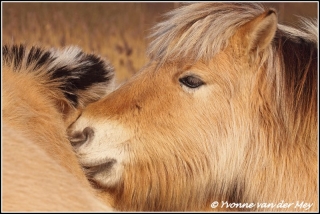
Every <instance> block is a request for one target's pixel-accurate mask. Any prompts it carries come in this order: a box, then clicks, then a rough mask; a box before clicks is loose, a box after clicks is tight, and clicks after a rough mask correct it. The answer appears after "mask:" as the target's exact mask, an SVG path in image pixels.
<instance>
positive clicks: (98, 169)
mask: <svg viewBox="0 0 320 214" xmlns="http://www.w3.org/2000/svg"><path fill="white" fill-rule="evenodd" d="M115 163H117V161H116V160H115V159H107V160H106V161H105V162H103V163H99V164H96V165H82V168H83V170H84V172H85V173H86V175H87V176H88V178H89V179H92V178H94V177H95V175H98V174H100V173H108V172H110V170H111V169H112V167H113V165H114V164H115Z"/></svg>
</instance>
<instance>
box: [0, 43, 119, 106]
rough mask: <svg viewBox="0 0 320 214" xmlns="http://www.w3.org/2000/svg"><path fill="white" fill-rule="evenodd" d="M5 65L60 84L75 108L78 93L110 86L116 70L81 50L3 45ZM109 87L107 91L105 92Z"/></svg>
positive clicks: (100, 59)
mask: <svg viewBox="0 0 320 214" xmlns="http://www.w3.org/2000/svg"><path fill="white" fill-rule="evenodd" d="M2 56H3V66H6V67H10V68H11V70H12V71H13V72H29V73H32V74H34V75H35V76H38V77H40V76H41V77H46V81H47V83H48V84H50V83H57V84H58V85H59V86H58V87H59V89H60V90H62V91H63V93H64V96H65V98H67V99H68V100H69V101H71V103H73V105H74V106H77V105H78V98H79V96H78V94H77V91H79V90H86V89H88V88H90V87H93V86H94V87H97V86H99V85H100V88H103V87H105V86H108V87H110V82H111V81H112V80H113V77H114V71H113V67H112V66H111V65H110V64H109V63H108V62H107V61H105V60H103V59H102V58H100V57H99V56H97V55H94V54H86V53H84V52H82V50H81V49H79V48H78V47H66V48H64V49H61V50H59V49H53V48H52V49H44V48H40V47H36V46H32V47H30V48H28V47H27V46H25V45H12V46H7V45H4V46H3V47H2ZM105 89H106V87H105V88H104V90H105Z"/></svg>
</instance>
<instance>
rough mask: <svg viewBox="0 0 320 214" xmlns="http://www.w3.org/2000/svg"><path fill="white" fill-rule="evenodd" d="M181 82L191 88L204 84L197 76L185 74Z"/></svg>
mask: <svg viewBox="0 0 320 214" xmlns="http://www.w3.org/2000/svg"><path fill="white" fill-rule="evenodd" d="M179 82H180V83H182V84H183V85H185V86H187V87H189V88H198V87H200V86H201V85H203V84H204V82H203V81H202V80H201V79H200V78H199V77H195V76H185V77H182V78H180V79H179Z"/></svg>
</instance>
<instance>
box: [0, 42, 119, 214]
mask: <svg viewBox="0 0 320 214" xmlns="http://www.w3.org/2000/svg"><path fill="white" fill-rule="evenodd" d="M2 83H3V86H2V119H3V121H2V137H1V138H2V148H3V156H2V187H3V189H2V190H3V192H2V202H3V208H2V209H3V211H98V210H100V211H101V210H106V211H108V210H109V211H110V210H112V207H111V205H110V206H109V205H107V204H106V202H105V201H104V202H103V201H102V200H100V199H99V197H98V194H97V193H96V191H95V190H94V189H93V188H92V187H91V186H90V184H89V182H88V180H87V178H86V176H85V174H84V172H83V170H82V168H81V166H80V164H79V162H78V160H77V157H76V154H75V153H74V151H73V148H72V146H71V144H70V142H69V140H68V137H67V134H66V129H67V127H68V126H69V125H70V124H71V123H72V122H73V121H74V120H75V119H76V118H77V117H78V115H79V114H80V112H81V110H82V109H83V108H84V107H85V106H87V105H88V104H89V103H91V102H94V101H97V100H98V99H100V98H102V97H103V96H105V95H106V94H107V93H110V92H111V91H112V90H113V88H114V69H113V67H112V66H111V64H110V63H109V62H108V61H107V60H105V59H103V58H101V57H100V56H98V55H95V54H86V53H84V52H83V51H82V50H81V49H80V48H78V47H76V46H70V47H65V48H62V49H56V48H44V47H41V46H36V45H32V46H28V45H25V44H13V45H4V46H3V47H2Z"/></svg>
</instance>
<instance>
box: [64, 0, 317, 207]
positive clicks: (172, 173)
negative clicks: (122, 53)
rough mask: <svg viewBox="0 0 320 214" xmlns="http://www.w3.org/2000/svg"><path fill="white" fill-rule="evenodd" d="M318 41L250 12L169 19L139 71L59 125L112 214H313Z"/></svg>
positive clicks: (184, 13) (192, 7) (239, 6)
mask: <svg viewBox="0 0 320 214" xmlns="http://www.w3.org/2000/svg"><path fill="white" fill-rule="evenodd" d="M317 35H318V27H317V24H316V20H312V19H305V18H302V19H301V24H300V26H299V27H290V26H287V25H283V24H280V23H278V19H277V12H276V10H274V9H272V8H270V9H265V8H264V7H263V6H262V5H261V4H257V3H212V2H211V3H194V4H186V5H183V6H182V7H180V8H177V9H175V10H173V11H171V12H169V13H168V14H167V15H166V16H165V20H163V21H162V22H159V23H158V24H156V25H155V26H154V27H153V29H152V33H151V34H150V39H151V43H150V44H149V47H148V50H147V54H148V57H149V61H148V63H147V64H146V65H145V66H144V67H143V68H142V69H141V70H140V71H139V72H138V73H137V74H136V75H134V76H133V77H132V78H130V79H129V80H128V81H127V82H125V83H124V84H123V85H121V86H120V87H119V88H117V89H116V90H115V91H113V92H112V93H110V94H108V95H107V96H106V97H104V98H103V99H100V100H99V101H97V102H93V103H91V104H89V105H88V106H87V107H86V108H85V109H84V110H83V112H82V114H81V116H80V117H79V118H78V119H77V120H76V121H75V122H74V123H73V124H72V125H71V126H70V127H69V128H68V131H67V132H68V135H69V138H70V142H71V143H72V145H73V146H74V149H75V152H76V153H77V156H78V158H79V161H80V164H81V165H82V167H83V169H84V170H85V172H86V175H87V177H88V179H89V181H90V183H91V185H92V186H93V187H94V188H96V189H97V190H98V191H100V192H101V194H102V195H103V194H106V195H111V196H112V200H113V204H114V207H115V209H116V210H136V211H315V210H317V209H318V204H317V202H318V194H317V193H318V191H317V189H318V179H317V177H318V167H319V166H318V153H317V151H318V143H317V141H318V130H317V129H318V123H317V122H318V120H317V77H318V75H317V60H318V55H317V44H318V36H317ZM102 198H103V197H102Z"/></svg>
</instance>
